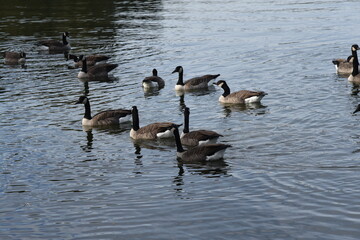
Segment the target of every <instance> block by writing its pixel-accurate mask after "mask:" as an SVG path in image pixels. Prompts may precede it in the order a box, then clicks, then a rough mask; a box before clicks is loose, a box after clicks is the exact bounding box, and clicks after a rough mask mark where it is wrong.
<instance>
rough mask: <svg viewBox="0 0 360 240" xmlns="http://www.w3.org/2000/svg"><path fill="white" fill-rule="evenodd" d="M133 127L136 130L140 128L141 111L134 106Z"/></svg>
mask: <svg viewBox="0 0 360 240" xmlns="http://www.w3.org/2000/svg"><path fill="white" fill-rule="evenodd" d="M131 113H132V129H134V130H135V131H137V130H139V128H140V126H139V113H138V110H137V108H136V107H133V109H132V111H131Z"/></svg>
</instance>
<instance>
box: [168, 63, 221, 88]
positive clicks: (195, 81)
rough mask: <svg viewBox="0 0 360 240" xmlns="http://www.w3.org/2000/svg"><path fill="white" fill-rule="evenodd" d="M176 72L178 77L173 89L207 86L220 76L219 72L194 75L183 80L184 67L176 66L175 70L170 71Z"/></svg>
mask: <svg viewBox="0 0 360 240" xmlns="http://www.w3.org/2000/svg"><path fill="white" fill-rule="evenodd" d="M175 72H178V73H179V79H178V81H177V83H176V85H175V90H192V89H203V88H208V87H209V86H211V85H212V83H213V81H214V80H215V79H216V78H217V77H218V76H220V74H216V75H210V74H207V75H204V76H201V77H195V78H191V79H189V80H187V81H185V82H184V80H183V74H184V69H183V67H182V66H177V67H176V68H175V70H174V71H173V72H172V73H175Z"/></svg>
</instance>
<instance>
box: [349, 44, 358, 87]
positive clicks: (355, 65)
mask: <svg viewBox="0 0 360 240" xmlns="http://www.w3.org/2000/svg"><path fill="white" fill-rule="evenodd" d="M359 49H360V48H359V46H358V45H357V44H354V45H352V46H351V52H352V56H353V62H352V63H353V69H352V72H351V74H350V76H349V78H348V80H349V81H350V82H354V83H360V74H359V68H358V66H359V59H358V56H357V50H359Z"/></svg>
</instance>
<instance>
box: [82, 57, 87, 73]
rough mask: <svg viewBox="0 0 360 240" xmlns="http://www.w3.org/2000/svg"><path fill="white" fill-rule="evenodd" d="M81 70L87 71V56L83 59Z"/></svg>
mask: <svg viewBox="0 0 360 240" xmlns="http://www.w3.org/2000/svg"><path fill="white" fill-rule="evenodd" d="M81 71H83V72H84V73H87V63H86V59H85V58H84V59H83V60H82V67H81Z"/></svg>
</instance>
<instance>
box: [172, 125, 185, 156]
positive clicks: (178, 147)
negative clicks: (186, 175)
mask: <svg viewBox="0 0 360 240" xmlns="http://www.w3.org/2000/svg"><path fill="white" fill-rule="evenodd" d="M174 136H175V142H176V151H177V152H184V151H185V150H184V149H183V147H182V144H181V140H180V134H179V129H178V128H175V130H174Z"/></svg>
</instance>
